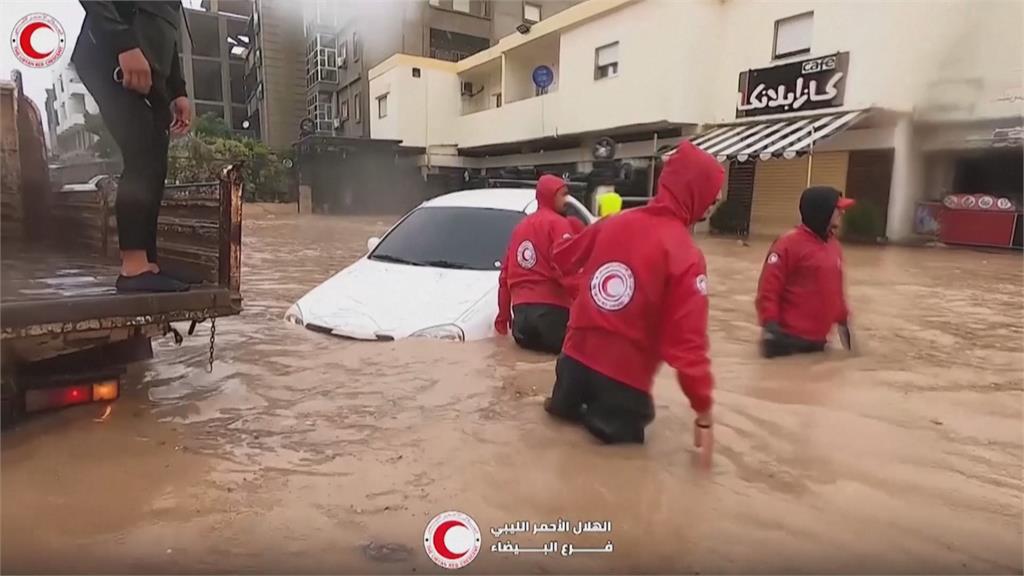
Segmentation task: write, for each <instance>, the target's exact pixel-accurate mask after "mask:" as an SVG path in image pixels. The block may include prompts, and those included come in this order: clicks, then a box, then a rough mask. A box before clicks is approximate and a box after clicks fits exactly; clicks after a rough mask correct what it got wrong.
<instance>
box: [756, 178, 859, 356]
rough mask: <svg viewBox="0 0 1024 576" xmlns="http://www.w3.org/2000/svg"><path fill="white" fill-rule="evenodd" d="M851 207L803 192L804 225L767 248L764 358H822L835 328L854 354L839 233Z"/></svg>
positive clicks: (762, 285)
mask: <svg viewBox="0 0 1024 576" xmlns="http://www.w3.org/2000/svg"><path fill="white" fill-rule="evenodd" d="M853 204H854V201H853V200H851V199H849V198H844V197H843V195H842V193H841V192H840V191H839V190H836V189H835V188H831V187H828V186H814V187H811V188H808V189H806V190H804V192H803V194H802V195H801V196H800V219H801V220H802V222H803V223H802V224H801V225H800V226H797V227H796V228H794V229H792V230H790V231H789V232H786V233H785V234H783V235H782V236H780V237H779V238H778V239H777V240H776V241H775V243H773V244H772V246H771V248H769V250H768V256H767V258H765V261H764V265H763V267H762V268H761V278H760V280H759V281H758V284H757V300H756V302H755V305H756V307H757V317H758V320H759V321H760V323H761V327H762V332H761V355H762V356H764V357H765V358H774V357H777V356H788V355H791V354H802V353H808V352H821V351H823V350H824V349H825V344H826V340H827V338H828V333H829V332H830V331H831V330H832V326H833V325H836V324H838V326H839V328H838V331H839V338H840V340H841V341H842V344H843V347H844V348H846V349H847V350H850V349H851V346H852V342H851V336H850V327H849V324H848V321H849V316H850V312H849V309H848V308H847V306H846V297H845V296H844V295H843V252H842V249H841V248H840V247H839V241H838V240H837V239H836V233H837V232H838V230H839V222H840V219H841V218H842V213H843V211H844V210H846V209H847V208H849V207H850V206H853Z"/></svg>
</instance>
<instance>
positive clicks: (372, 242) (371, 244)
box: [366, 236, 380, 252]
mask: <svg viewBox="0 0 1024 576" xmlns="http://www.w3.org/2000/svg"><path fill="white" fill-rule="evenodd" d="M378 244H380V238H377V237H376V236H374V237H372V238H370V239H369V240H367V241H366V251H367V252H373V249H374V248H376V247H377V245H378Z"/></svg>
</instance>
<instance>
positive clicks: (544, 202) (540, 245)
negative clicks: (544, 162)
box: [494, 174, 583, 354]
mask: <svg viewBox="0 0 1024 576" xmlns="http://www.w3.org/2000/svg"><path fill="white" fill-rule="evenodd" d="M568 195H569V189H568V187H567V186H566V184H565V181H564V180H562V179H561V178H559V177H557V176H552V175H550V174H546V175H544V176H541V177H540V180H539V181H538V182H537V211H536V212H534V213H533V214H530V215H529V216H527V217H526V218H523V220H522V222H520V223H519V224H518V225H517V226H516V227H515V229H514V230H512V237H511V238H510V240H509V245H508V249H507V250H506V251H505V257H504V258H503V260H502V263H501V274H500V275H499V277H498V316H497V318H495V320H494V329H495V330H497V332H498V333H499V334H501V335H505V334H508V329H509V327H510V326H511V328H512V336H513V337H514V338H515V340H516V343H517V344H519V345H520V346H522V347H523V348H527V349H529V350H535V351H538V352H548V353H550V354H558V353H559V352H560V351H561V350H562V341H563V340H565V326H566V323H567V322H568V321H569V304H570V303H571V302H572V296H573V292H574V288H573V281H572V277H571V276H564V275H562V274H560V273H559V272H558V271H557V270H556V269H555V268H554V267H552V266H551V251H552V248H553V247H554V246H555V243H556V242H559V241H561V240H564V239H567V238H569V237H571V236H572V235H573V234H575V233H577V232H579V231H581V230H582V229H583V223H582V222H580V221H579V220H576V219H575V218H569V217H566V216H564V214H563V213H564V211H565V204H566V202H567V200H568Z"/></svg>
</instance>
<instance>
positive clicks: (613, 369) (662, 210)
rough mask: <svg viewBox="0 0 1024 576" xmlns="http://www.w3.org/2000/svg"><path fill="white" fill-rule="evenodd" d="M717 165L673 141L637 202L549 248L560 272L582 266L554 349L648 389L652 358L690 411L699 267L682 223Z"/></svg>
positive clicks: (705, 372) (700, 315) (702, 285)
mask: <svg viewBox="0 0 1024 576" xmlns="http://www.w3.org/2000/svg"><path fill="white" fill-rule="evenodd" d="M723 180H724V171H723V170H722V167H721V166H720V165H719V164H718V162H716V161H715V159H714V158H712V157H711V156H710V155H708V154H707V153H705V152H702V151H701V150H699V149H697V148H696V147H695V146H693V145H692V144H690V143H689V142H684V143H682V144H680V145H679V148H678V149H677V150H676V152H675V154H673V155H672V156H671V157H670V158H669V159H668V161H666V162H665V167H664V170H662V173H661V177H660V178H659V179H658V193H657V195H656V196H655V198H654V200H652V201H651V203H650V204H648V205H647V206H645V207H643V208H636V209H633V210H626V211H624V212H621V213H619V214H616V215H615V217H614V218H607V219H603V220H600V221H599V222H598V223H597V224H594V225H593V226H591V227H589V228H588V229H587V230H585V231H584V232H583V233H582V234H580V235H579V236H577V237H575V238H573V239H571V240H569V241H567V242H564V243H561V244H560V245H559V246H558V248H557V249H556V250H555V256H554V262H555V265H556V266H557V267H558V268H559V269H560V270H562V271H563V273H571V272H574V271H576V270H579V269H580V268H582V269H583V270H582V278H583V282H582V283H581V286H580V288H581V292H580V297H579V298H576V300H575V301H574V302H573V305H572V310H571V312H570V315H569V329H568V333H567V334H566V338H565V344H564V345H563V347H562V350H563V352H564V353H565V354H566V355H567V356H570V357H572V358H573V359H575V360H577V361H579V362H580V363H582V364H584V365H585V366H587V367H589V368H591V369H592V370H596V371H597V372H600V373H601V374H604V375H605V376H608V377H610V378H613V379H615V380H617V381H619V382H622V383H623V384H627V385H629V386H631V387H633V388H636V389H638V390H641V391H644V392H647V393H650V390H651V386H652V384H653V380H654V373H655V371H656V370H657V368H658V365H659V364H660V363H661V361H663V360H664V361H665V362H667V363H668V364H669V365H670V366H672V367H673V368H675V369H676V371H677V377H678V380H679V384H680V386H681V387H682V389H683V392H684V393H685V394H686V396H687V397H688V398H689V399H690V405H691V406H692V407H693V409H694V410H696V411H698V412H703V411H705V410H707V409H709V408H710V407H711V404H712V388H713V387H714V380H713V378H712V376H711V361H710V359H709V358H708V334H707V322H708V299H707V268H706V266H705V263H704V255H703V254H702V253H701V251H700V249H699V248H697V245H696V244H695V243H694V241H693V238H692V237H691V236H690V232H689V227H690V226H691V225H692V224H693V223H694V222H696V221H697V220H698V219H699V218H701V217H702V216H703V215H704V213H705V212H706V211H707V209H708V208H709V207H710V206H711V205H712V204H713V203H714V201H715V198H716V197H717V196H718V192H719V190H720V188H721V186H722V182H723Z"/></svg>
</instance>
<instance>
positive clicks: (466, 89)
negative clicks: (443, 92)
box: [462, 82, 473, 96]
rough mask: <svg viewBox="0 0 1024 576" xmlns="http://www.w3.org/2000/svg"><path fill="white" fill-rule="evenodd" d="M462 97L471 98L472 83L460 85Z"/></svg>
mask: <svg viewBox="0 0 1024 576" xmlns="http://www.w3.org/2000/svg"><path fill="white" fill-rule="evenodd" d="M462 95H463V96H473V83H472V82H463V83H462Z"/></svg>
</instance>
